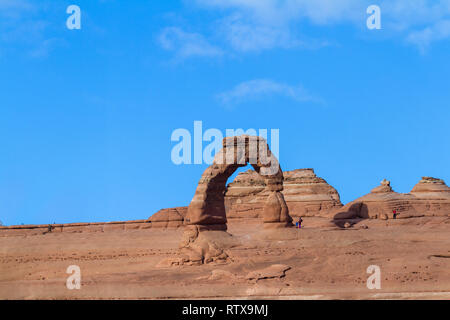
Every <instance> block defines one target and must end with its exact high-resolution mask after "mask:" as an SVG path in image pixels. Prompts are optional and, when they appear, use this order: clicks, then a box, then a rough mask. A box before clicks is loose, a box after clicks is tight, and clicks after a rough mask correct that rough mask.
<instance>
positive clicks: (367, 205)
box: [331, 177, 450, 220]
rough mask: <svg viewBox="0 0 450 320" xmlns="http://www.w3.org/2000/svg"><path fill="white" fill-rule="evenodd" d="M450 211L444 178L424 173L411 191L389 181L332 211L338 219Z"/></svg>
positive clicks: (412, 215)
mask: <svg viewBox="0 0 450 320" xmlns="http://www.w3.org/2000/svg"><path fill="white" fill-rule="evenodd" d="M394 210H395V211H396V213H397V217H396V218H399V219H401V218H411V217H422V216H449V215H450V188H449V187H448V186H447V185H446V184H445V182H444V181H443V180H440V179H436V178H430V177H423V178H422V180H421V181H420V182H419V183H418V184H417V185H416V186H414V188H413V189H412V190H411V192H410V193H397V192H394V191H393V190H392V188H391V186H390V183H389V181H386V180H383V181H382V182H381V185H380V186H378V187H376V188H374V189H372V191H371V193H369V194H367V195H365V196H362V197H360V198H358V199H356V200H354V201H352V202H350V203H348V204H346V205H345V206H344V207H342V208H341V209H338V210H336V211H335V212H332V213H331V216H332V217H334V218H335V219H349V218H370V219H377V218H378V219H382V220H387V219H393V218H394V213H393V212H394Z"/></svg>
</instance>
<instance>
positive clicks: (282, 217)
mask: <svg viewBox="0 0 450 320" xmlns="http://www.w3.org/2000/svg"><path fill="white" fill-rule="evenodd" d="M249 163H250V164H251V165H252V166H253V168H254V169H255V171H256V172H257V173H258V175H260V176H261V179H263V180H264V198H265V199H264V202H263V203H264V204H263V208H262V211H261V216H262V217H263V221H264V227H265V228H274V227H286V226H291V225H292V223H291V222H292V218H291V217H290V216H289V211H288V208H287V206H286V202H285V200H284V197H283V194H282V193H281V191H282V190H283V172H282V171H281V168H280V165H279V163H278V160H277V159H276V157H275V156H274V155H273V154H272V153H271V152H270V150H269V147H268V145H267V142H266V140H265V139H263V138H261V137H252V136H246V135H244V136H239V137H227V138H225V139H223V148H222V149H221V150H220V151H219V152H218V153H217V154H216V156H215V157H214V161H213V164H212V165H211V166H209V167H208V168H207V169H206V170H205V172H204V173H203V175H202V178H201V179H200V182H199V184H198V187H197V190H196V191H195V195H194V198H193V199H192V201H191V203H190V205H189V207H188V212H187V216H186V219H185V222H186V224H188V225H196V226H201V227H202V228H207V229H216V230H226V222H227V217H226V211H225V198H224V195H225V191H226V182H227V180H228V178H229V177H230V176H231V175H232V174H233V173H234V172H235V171H236V170H237V168H239V167H244V166H246V165H247V164H249Z"/></svg>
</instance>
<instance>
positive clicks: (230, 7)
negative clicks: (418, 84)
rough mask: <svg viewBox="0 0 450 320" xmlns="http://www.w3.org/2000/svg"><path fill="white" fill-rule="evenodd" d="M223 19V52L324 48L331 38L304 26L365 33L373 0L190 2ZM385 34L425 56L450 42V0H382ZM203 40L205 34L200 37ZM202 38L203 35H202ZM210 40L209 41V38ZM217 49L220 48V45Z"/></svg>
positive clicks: (219, 26)
mask: <svg viewBox="0 0 450 320" xmlns="http://www.w3.org/2000/svg"><path fill="white" fill-rule="evenodd" d="M186 2H187V3H188V4H192V5H194V6H195V7H197V8H200V9H205V10H211V11H214V12H215V13H216V14H218V15H219V18H217V19H216V20H215V21H213V24H215V25H216V26H217V28H216V29H217V30H218V33H217V34H216V35H215V38H219V39H223V40H224V41H223V43H221V44H220V47H221V48H222V51H224V52H227V51H230V50H232V51H237V52H258V51H263V50H270V49H274V48H284V49H292V48H318V47H322V46H325V45H328V44H329V42H330V39H310V38H309V37H308V36H307V35H305V34H304V33H301V30H303V28H302V26H303V23H307V24H309V25H313V26H317V27H332V26H336V25H338V24H349V25H353V26H354V27H355V28H356V29H360V30H362V29H364V28H365V25H366V18H367V14H366V8H367V7H368V6H369V5H371V4H374V2H373V1H372V0H339V1H336V0H314V1H311V0H186ZM376 4H378V5H379V6H380V7H381V10H382V25H383V29H384V30H385V32H384V35H385V36H386V37H387V38H389V37H391V38H394V39H399V38H400V39H402V41H405V43H408V44H413V45H415V46H417V47H418V48H419V49H420V50H421V52H425V50H426V49H427V48H428V47H429V46H430V45H431V44H432V43H433V42H436V41H441V40H446V39H450V35H449V34H448V33H447V31H446V30H447V27H446V25H447V23H446V21H448V20H450V0H380V1H378V2H377V3H376ZM197 36H200V35H199V34H197ZM200 37H201V36H200ZM204 40H205V41H206V39H204ZM214 47H215V48H216V49H217V47H218V46H214Z"/></svg>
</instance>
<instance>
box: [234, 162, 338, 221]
mask: <svg viewBox="0 0 450 320" xmlns="http://www.w3.org/2000/svg"><path fill="white" fill-rule="evenodd" d="M283 175H284V181H283V191H282V193H283V195H284V199H285V200H286V204H287V206H288V208H289V214H290V215H291V216H293V217H298V216H321V215H326V214H327V213H329V212H330V211H332V210H335V209H336V208H340V207H342V204H341V201H340V199H339V194H338V192H337V191H336V189H334V188H333V187H332V186H330V185H329V184H328V183H327V182H326V181H325V180H324V179H322V178H320V177H317V176H316V174H315V173H314V170H313V169H297V170H293V171H285V172H284V173H283ZM266 197H267V194H266V191H265V184H264V180H263V179H262V178H261V176H260V175H259V174H258V173H256V172H255V171H253V170H248V171H246V172H242V173H240V174H239V175H238V176H237V177H236V179H235V180H234V181H233V182H232V183H230V184H229V185H228V188H227V191H226V193H225V208H226V211H227V217H228V218H231V219H233V218H256V217H260V215H261V212H262V206H263V204H264V199H265V198H266Z"/></svg>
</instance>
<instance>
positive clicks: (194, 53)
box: [159, 27, 223, 59]
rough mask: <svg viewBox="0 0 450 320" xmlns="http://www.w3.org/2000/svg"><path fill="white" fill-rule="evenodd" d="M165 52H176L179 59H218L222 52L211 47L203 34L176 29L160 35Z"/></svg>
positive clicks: (160, 41)
mask: <svg viewBox="0 0 450 320" xmlns="http://www.w3.org/2000/svg"><path fill="white" fill-rule="evenodd" d="M159 43H160V44H161V46H162V47H163V48H164V49H165V50H169V51H174V52H175V54H176V56H177V58H178V59H185V58H190V57H216V56H221V55H222V54H223V52H222V50H221V49H220V48H218V47H216V46H213V45H211V44H210V43H209V42H208V41H207V40H206V39H205V38H204V37H203V36H202V35H201V34H198V33H189V32H185V31H183V30H181V29H180V28H176V27H169V28H165V29H164V30H163V31H162V32H161V34H160V35H159Z"/></svg>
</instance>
